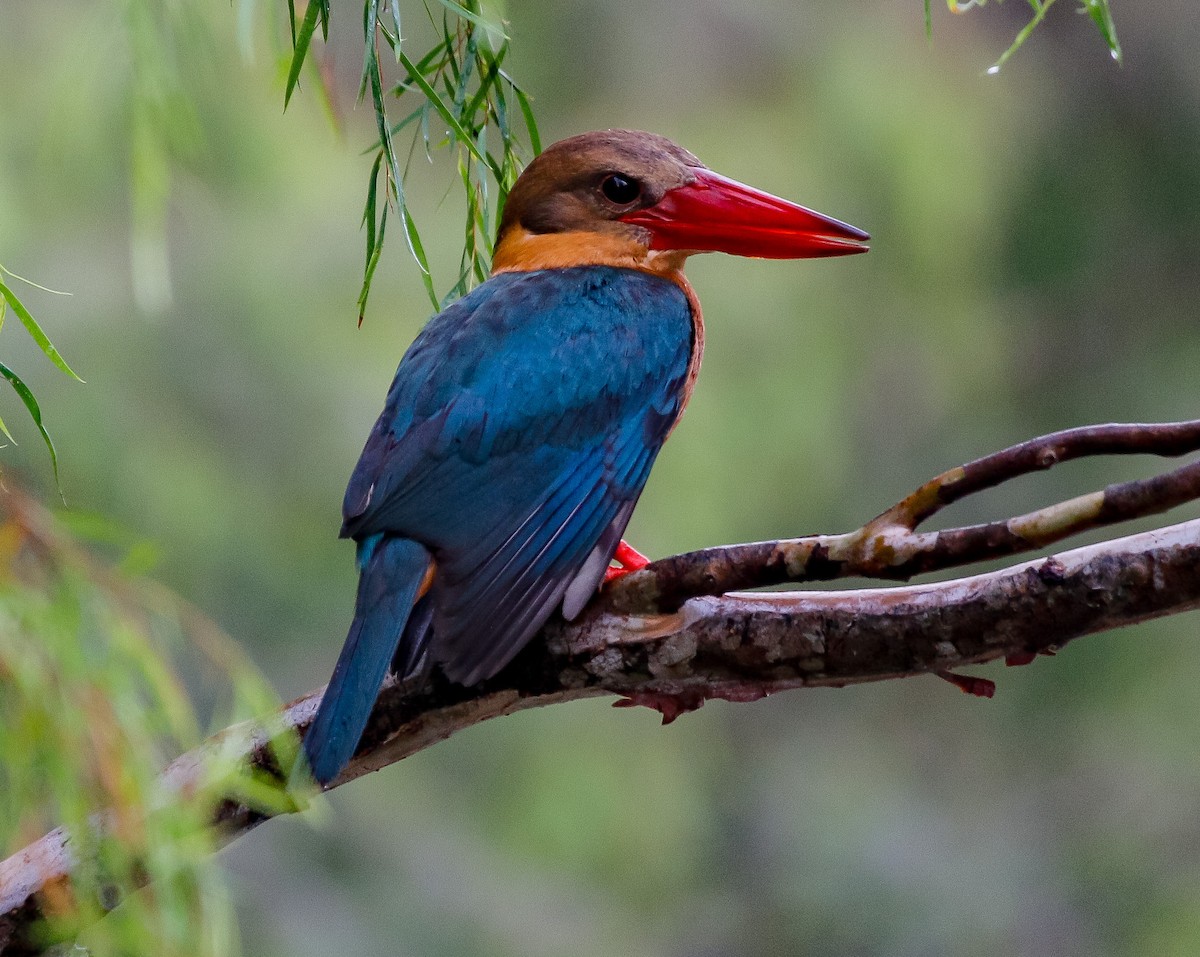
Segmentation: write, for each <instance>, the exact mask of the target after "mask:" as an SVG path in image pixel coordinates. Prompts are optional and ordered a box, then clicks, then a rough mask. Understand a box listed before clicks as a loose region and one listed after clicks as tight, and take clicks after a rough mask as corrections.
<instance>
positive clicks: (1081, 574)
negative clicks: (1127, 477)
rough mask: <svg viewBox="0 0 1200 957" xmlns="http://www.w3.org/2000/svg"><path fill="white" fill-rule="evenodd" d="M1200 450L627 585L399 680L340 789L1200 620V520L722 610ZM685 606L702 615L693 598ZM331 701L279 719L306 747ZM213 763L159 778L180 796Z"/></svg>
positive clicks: (959, 537)
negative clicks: (520, 717) (451, 747)
mask: <svg viewBox="0 0 1200 957" xmlns="http://www.w3.org/2000/svg"><path fill="white" fill-rule="evenodd" d="M1198 447H1200V422H1190V423H1179V424H1173V425H1138V426H1099V427H1094V428H1090V429H1077V430H1071V431H1068V432H1062V433H1057V434H1055V435H1052V436H1047V437H1045V438H1042V439H1036V440H1034V441H1032V442H1027V443H1023V444H1022V445H1019V446H1014V447H1012V448H1010V449H1006V450H1004V451H1002V452H998V453H996V454H995V455H991V456H987V457H986V458H983V459H980V460H978V461H976V462H973V463H971V464H969V465H966V466H963V467H961V468H958V469H953V470H951V471H949V472H946V473H944V474H943V475H941V476H938V477H937V478H936V479H933V480H932V481H930V482H929V483H926V484H925V485H923V486H922V487H921V488H920V489H918V490H917V491H916V492H914V493H913V494H912V495H910V496H908V497H907V498H906V499H904V500H903V501H902V502H900V503H898V504H897V505H896V506H894V507H893V508H891V509H889V510H888V511H886V512H884V513H883V514H882V515H880V516H879V517H878V518H876V519H874V520H873V521H872V522H869V523H867V525H865V526H864V527H863V528H862V529H859V530H858V531H856V532H852V533H849V534H848V535H842V536H815V537H813V538H808V539H796V540H791V541H783V542H766V543H758V544H752V545H736V546H729V547H727V548H722V549H708V550H706V551H703V552H696V553H692V554H691V555H685V556H676V557H675V558H671V559H667V560H664V561H661V562H656V563H654V564H653V565H651V566H650V567H649V568H648V569H646V570H644V571H642V572H639V573H635V574H632V575H628V576H626V577H625V578H624V579H623V580H621V581H620V582H618V583H617V584H616V586H615V587H612V588H610V589H608V590H607V592H606V593H605V595H603V596H602V597H601V599H600V600H598V601H596V602H594V603H593V605H592V607H591V608H590V609H589V610H588V611H587V612H585V614H584V615H583V616H582V617H581V619H580V620H578V621H576V622H573V623H565V622H561V621H559V622H555V623H552V624H550V625H548V626H547V628H546V629H545V630H544V632H543V635H542V639H541V640H539V641H535V642H534V643H532V644H531V645H530V646H529V648H527V649H526V650H525V651H524V652H523V653H522V654H521V655H520V656H518V658H517V659H516V660H515V661H514V662H513V663H512V664H511V665H510V666H509V667H508V668H506V669H505V670H504V671H503V672H501V673H500V674H499V675H497V676H496V677H494V678H493V679H491V680H489V681H487V682H485V683H484V684H482V685H479V686H477V687H473V688H462V687H459V686H456V685H450V684H448V683H446V682H444V681H438V680H436V676H435V680H433V681H431V682H430V683H429V684H427V685H426V686H424V687H420V688H411V687H405V686H403V685H400V684H394V683H393V684H389V685H388V686H387V687H385V689H384V691H383V693H382V695H381V696H380V699H379V703H378V705H377V707H376V709H375V712H374V713H373V715H372V719H371V722H370V725H369V726H368V728H367V731H366V734H365V735H364V738H363V742H362V746H361V747H360V751H359V753H358V755H357V756H356V757H355V758H354V760H353V761H352V762H351V764H350V766H349V767H348V768H347V769H346V771H345V772H344V773H343V774H342V775H341V776H340V777H339V778H338V780H337V781H335V782H334V784H333V786H335V787H336V786H339V785H341V784H344V783H346V782H347V781H350V780H353V779H354V778H356V777H359V776H361V775H363V774H366V773H368V772H370V771H373V770H377V769H379V768H381V767H384V766H386V765H388V764H391V763H394V762H396V761H398V760H400V759H402V758H404V757H407V756H409V755H411V754H413V753H415V752H417V751H420V750H422V749H423V748H426V747H429V746H430V745H432V744H435V743H437V742H438V741H441V740H443V739H445V738H447V737H449V736H450V735H451V734H453V733H454V732H456V731H458V730H461V729H463V728H466V727H469V726H471V725H474V724H477V723H479V722H480V721H483V720H486V719H488V718H493V717H498V716H500V715H505V714H511V713H514V712H516V711H522V710H526V709H528V708H533V707H540V706H542V705H546V704H555V703H560V702H565V701H570V700H574V699H577V698H584V697H591V696H595V695H602V694H617V695H622V696H623V698H622V700H621V701H618V702H617V703H618V704H645V705H649V706H651V707H653V708H655V709H657V710H659V711H660V712H662V714H663V716H664V719H666V720H669V719H670V718H672V717H674V716H675V715H676V714H678V713H681V712H683V711H688V710H693V709H695V708H697V707H699V706H700V705H701V704H702V703H703V702H704V701H705V700H707V699H711V698H721V699H726V700H730V701H752V700H756V699H758V698H762V697H764V696H766V695H769V694H773V693H775V692H777V691H782V690H785V689H790V688H801V687H819V686H830V685H834V686H842V685H846V684H851V683H860V682H867V681H880V680H887V679H891V678H900V677H909V676H913V675H920V674H930V673H933V674H942V673H945V672H947V671H948V670H949V669H953V668H959V667H962V666H964V665H970V664H977V663H981V662H986V661H990V660H993V659H995V658H1000V657H1012V656H1031V655H1033V654H1036V653H1037V652H1052V651H1054V650H1056V649H1058V648H1061V647H1062V646H1063V645H1065V644H1066V643H1068V642H1069V641H1072V640H1074V639H1075V638H1078V637H1081V636H1083V635H1088V634H1095V633H1097V632H1100V631H1105V630H1108V629H1111V628H1117V627H1121V626H1124V625H1129V624H1133V623H1136V622H1140V621H1143V620H1146V619H1149V618H1154V617H1158V616H1162V615H1168V614H1174V613H1179V612H1183V611H1187V610H1190V609H1194V608H1197V607H1200V520H1195V521H1190V522H1184V523H1182V524H1178V525H1174V526H1170V527H1168V528H1164V529H1159V530H1157V531H1153V532H1144V533H1141V534H1138V535H1132V536H1128V537H1125V538H1121V539H1117V540H1113V541H1108V542H1104V543H1101V544H1098V545H1092V546H1088V547H1086V548H1080V549H1075V550H1073V551H1068V552H1063V553H1061V554H1058V555H1056V556H1053V557H1050V558H1040V559H1035V560H1033V561H1027V562H1024V563H1022V564H1019V565H1015V566H1013V567H1010V568H1007V569H1003V570H1001V571H997V572H991V573H988V574H983V575H976V576H972V577H968V578H961V579H956V580H954V581H949V582H940V583H936V584H927V585H919V586H906V587H895V588H887V589H867V590H858V591H833V592H791V593H772V594H758V595H746V594H721V593H722V592H725V591H727V590H728V589H730V588H731V587H745V586H746V585H751V584H754V585H758V584H767V583H772V582H777V581H787V580H805V579H815V578H836V577H842V576H844V575H851V574H853V575H863V576H874V577H880V578H889V577H907V576H909V575H912V574H915V573H916V572H918V571H924V570H929V569H932V568H946V567H952V566H955V565H961V564H964V563H967V562H972V561H978V560H981V559H983V558H990V557H995V556H996V555H1005V554H1012V553H1014V552H1017V551H1022V550H1028V549H1032V548H1036V547H1039V546H1041V545H1044V544H1045V543H1047V542H1051V541H1057V540H1058V539H1060V538H1062V537H1064V536H1065V535H1068V534H1073V533H1075V532H1078V531H1081V530H1083V529H1085V528H1093V527H1097V526H1102V525H1107V524H1110V523H1111V522H1113V521H1118V520H1123V519H1127V518H1132V517H1136V516H1140V515H1149V514H1154V513H1157V512H1161V511H1163V510H1164V509H1166V508H1169V507H1171V505H1173V504H1177V503H1179V502H1181V501H1186V500H1189V499H1196V498H1200V468H1198V467H1197V463H1193V464H1191V465H1185V466H1183V467H1182V468H1179V469H1176V470H1174V471H1172V472H1168V473H1166V474H1164V475H1161V476H1158V477H1155V478H1152V479H1146V480H1142V481H1139V482H1130V483H1126V484H1123V485H1114V486H1109V487H1108V488H1107V489H1105V490H1104V491H1102V492H1097V493H1093V494H1092V495H1085V496H1081V497H1079V498H1076V499H1072V500H1069V501H1067V502H1062V503H1058V504H1057V505H1051V506H1049V507H1047V508H1045V509H1041V510H1039V511H1038V512H1032V513H1029V515H1026V516H1021V517H1018V518H1015V519H1009V520H1008V521H1007V522H997V523H991V524H988V525H979V526H971V527H967V528H960V529H950V530H948V531H943V532H933V533H924V534H922V533H917V532H916V531H915V529H916V527H917V526H918V525H919V524H920V523H921V522H922V521H925V520H926V519H928V518H929V517H930V516H931V515H933V514H934V513H935V512H937V511H938V510H939V509H941V508H942V507H944V506H945V505H947V504H949V503H950V502H952V501H955V500H957V499H960V498H962V497H964V496H965V495H968V494H971V493H973V492H976V491H979V490H981V489H984V488H988V487H992V486H994V485H996V484H999V483H1001V482H1003V481H1007V480H1008V479H1010V478H1013V477H1015V476H1018V475H1023V474H1026V473H1027V472H1030V471H1033V470H1036V469H1043V468H1048V467H1050V466H1052V465H1054V464H1055V463H1057V462H1060V461H1066V460H1068V459H1071V458H1078V457H1082V456H1085V455H1096V454H1112V453H1127V452H1150V453H1153V454H1159V455H1179V454H1183V453H1185V452H1188V451H1192V450H1194V449H1196V448H1198ZM687 599H690V600H687ZM319 698H320V692H319V691H317V692H313V693H311V694H309V695H307V696H305V697H304V698H301V699H299V700H297V701H295V702H293V703H292V704H290V705H289V706H287V708H286V709H285V711H284V713H283V715H282V718H283V722H284V724H285V725H286V726H288V727H290V728H293V729H295V730H296V731H297V732H299V733H301V734H303V732H304V730H305V729H306V728H307V726H308V723H309V722H310V721H311V719H312V716H313V713H314V711H315V709H316V706H317V703H318V701H319ZM231 747H232V748H234V749H236V750H238V751H239V752H240V753H244V754H245V755H246V760H247V761H248V762H250V763H251V764H252V765H253V766H254V767H256V768H258V769H259V770H261V771H262V772H264V773H266V774H268V775H272V776H274V777H276V778H279V779H281V780H282V779H284V778H285V777H286V776H287V769H281V768H280V767H279V764H278V760H277V758H276V757H275V752H274V751H273V750H272V748H271V747H270V746H269V745H268V743H267V740H266V736H265V734H263V733H261V732H259V731H257V730H256V729H255V728H253V727H249V726H240V727H237V728H231V729H229V730H227V731H226V732H225V733H224V734H222V735H221V736H219V738H218V739H217V740H214V742H213V743H211V744H210V745H209V748H210V749H212V748H222V749H225V750H228V749H230V748H231ZM205 755H206V749H201V750H199V751H197V752H192V753H189V754H186V755H183V756H182V757H181V758H179V759H177V760H176V761H175V762H174V763H173V764H172V765H171V766H170V767H169V768H168V769H167V770H166V771H165V772H164V776H165V780H166V781H167V783H168V784H169V785H170V787H172V788H179V789H186V788H188V787H189V786H191V785H192V784H193V783H194V782H195V781H196V780H198V779H199V777H200V776H201V775H202V773H203V768H204V766H205ZM263 820H265V815H264V814H263V813H262V812H261V811H255V810H252V809H250V808H248V807H246V806H245V805H243V804H240V803H237V802H236V801H232V800H231V801H227V802H226V803H224V804H222V805H221V806H220V809H219V811H218V813H217V814H216V820H215V821H214V823H215V824H216V825H218V826H219V827H221V828H222V829H223V833H224V834H225V835H226V836H227V837H228V838H229V839H232V838H234V837H236V836H237V835H239V834H241V833H244V832H245V831H246V830H249V829H250V828H252V827H254V826H255V825H256V824H258V823H260V822H261V821H263ZM69 847H70V844H69V838H68V835H66V834H65V833H64V832H62V831H61V830H58V831H54V832H51V833H50V834H48V835H46V836H45V837H43V838H42V839H41V840H40V841H38V842H35V843H34V844H32V845H30V846H29V847H27V848H25V849H24V850H23V851H21V852H19V853H17V854H16V855H14V856H13V857H11V858H9V859H8V860H7V861H4V862H0V954H3V955H17V954H32V953H37V952H39V947H40V945H39V944H38V943H36V942H35V941H34V939H33V938H32V937H31V936H30V934H29V930H30V928H31V927H32V926H33V925H34V924H35V923H36V922H37V921H38V919H39V917H40V916H41V914H42V906H43V903H44V901H45V899H46V892H47V890H48V889H50V888H53V887H54V886H55V885H57V884H60V883H61V882H63V881H66V880H69V877H70V874H71V872H72V869H73V868H74V866H75V862H74V861H73V859H72V857H71V854H70V850H69Z"/></svg>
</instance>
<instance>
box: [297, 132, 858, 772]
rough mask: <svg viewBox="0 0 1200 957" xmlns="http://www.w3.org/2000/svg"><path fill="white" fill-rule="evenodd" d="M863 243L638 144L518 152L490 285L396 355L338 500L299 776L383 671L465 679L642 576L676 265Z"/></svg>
mask: <svg viewBox="0 0 1200 957" xmlns="http://www.w3.org/2000/svg"><path fill="white" fill-rule="evenodd" d="M869 239H870V237H869V236H868V235H867V234H866V233H865V232H863V231H862V230H859V229H856V228H855V227H853V226H850V225H848V224H847V223H844V222H841V221H839V220H836V219H832V218H830V217H828V216H824V215H822V214H820V213H817V212H814V211H812V210H810V209H807V208H805V207H803V206H799V205H796V204H795V203H792V202H789V201H788V200H785V199H781V198H779V197H776V196H773V195H771V194H770V193H766V192H763V191H761V190H758V189H755V188H753V187H750V186H746V185H744V184H742V183H739V182H737V181H735V180H732V179H728V178H726V177H724V176H722V175H720V174H718V173H715V172H713V171H712V170H710V169H708V168H707V167H706V166H705V165H704V164H703V163H701V162H700V160H699V159H697V158H696V156H694V155H693V154H692V153H690V152H688V151H687V150H685V149H683V148H682V147H680V146H677V145H676V144H675V143H673V142H672V141H671V140H669V139H667V138H665V137H662V136H659V135H657V134H653V133H647V132H641V131H635V130H619V129H613V130H602V131H597V132H591V133H584V134H581V135H577V136H573V137H570V138H568V139H564V140H561V141H559V142H557V143H554V144H553V145H551V146H549V147H547V148H546V149H545V150H544V151H543V152H541V153H540V154H539V155H537V156H536V157H534V159H533V160H532V161H531V162H530V163H529V165H528V166H527V167H526V169H525V170H524V172H523V173H522V174H521V175H520V177H518V179H517V181H516V183H514V185H513V187H512V189H511V191H510V192H509V194H508V197H507V200H506V202H505V204H504V208H503V212H502V214H501V216H500V223H499V228H498V231H497V238H496V243H495V246H494V251H493V256H492V270H491V274H490V276H489V277H488V279H487V280H486V281H485V282H483V283H481V284H480V285H479V286H477V287H476V288H475V289H473V290H472V291H471V292H469V293H468V294H466V295H465V296H463V297H462V298H460V299H458V300H457V301H456V302H454V303H453V304H451V305H450V306H448V307H447V308H445V309H444V310H443V311H442V312H440V313H439V314H438V315H436V316H434V317H433V318H432V319H431V320H430V321H429V322H428V324H427V325H426V326H425V327H424V329H423V330H422V331H421V332H420V333H419V335H418V336H417V338H416V339H415V341H414V342H413V343H412V345H411V346H410V347H409V348H408V350H407V352H406V353H405V354H404V357H403V358H402V359H401V361H400V365H399V368H398V369H397V371H396V376H395V379H394V381H393V382H392V385H391V388H390V390H389V391H388V394H387V399H386V402H385V405H384V408H383V412H382V413H381V414H380V416H379V418H378V420H377V421H376V422H375V425H374V427H373V429H372V430H371V432H370V435H369V437H368V438H367V441H366V445H365V447H364V448H363V452H362V455H361V457H360V459H359V461H358V464H357V466H356V467H355V469H354V472H353V474H352V476H351V478H350V482H349V485H348V487H347V489H346V495H345V500H344V502H343V510H342V512H343V523H342V527H341V537H343V538H350V539H353V540H354V542H355V543H356V559H357V566H358V570H359V583H358V590H357V595H356V598H355V606H354V617H353V621H352V623H351V625H350V629H349V633H348V635H347V637H346V641H345V644H344V646H343V648H342V650H341V654H340V655H339V657H338V660H337V664H336V666H335V668H334V672H333V676H332V678H331V679H330V682H329V685H328V687H327V689H326V691H325V693H324V697H323V698H322V700H321V703H320V705H319V707H318V709H317V712H316V715H315V717H314V719H313V721H312V723H311V725H310V727H309V729H308V731H307V734H306V735H305V738H304V752H305V754H306V756H307V762H308V768H309V770H310V772H311V775H312V777H313V778H315V780H316V781H317V783H318V784H320V785H322V786H326V785H328V784H329V783H330V782H332V781H333V780H334V779H335V778H336V777H337V776H338V774H339V773H341V771H342V770H343V769H344V768H345V766H346V765H347V764H348V763H349V761H350V758H351V757H352V756H353V754H354V751H355V750H356V748H357V746H358V744H359V742H360V739H361V737H362V733H363V731H364V729H365V727H366V724H367V720H368V718H369V716H370V713H371V710H372V708H373V706H374V703H375V700H376V698H377V696H378V694H379V691H380V689H381V687H382V685H383V682H384V680H385V679H386V677H387V674H388V672H389V669H390V670H391V671H393V672H394V673H395V674H396V676H397V677H398V678H400V679H402V680H409V679H423V678H425V677H427V676H428V675H429V673H430V671H431V670H432V669H433V668H437V669H438V670H440V671H441V673H442V674H443V675H444V677H445V678H447V679H448V680H449V681H451V682H454V683H457V684H460V685H464V686H468V687H470V686H474V685H476V684H478V683H480V682H482V681H484V680H486V679H488V678H490V677H492V676H493V675H495V674H496V673H497V672H498V671H499V670H500V669H501V668H503V667H504V665H506V664H507V663H508V662H509V661H511V660H512V658H513V656H514V655H516V653H517V652H518V651H520V650H521V648H522V647H524V646H525V645H526V644H527V643H528V642H529V641H530V639H531V638H532V637H533V636H534V635H535V634H536V633H537V632H538V631H539V629H540V628H541V627H542V625H543V624H545V622H546V621H547V620H548V619H549V618H550V617H551V616H552V615H554V614H556V613H561V614H562V615H563V616H564V617H565V618H566V619H568V620H570V619H572V618H574V617H576V616H577V615H578V614H579V613H580V612H581V611H582V609H583V607H584V606H585V605H586V604H587V603H588V601H589V600H590V599H591V598H592V597H593V596H594V595H595V594H596V593H597V591H598V590H599V589H600V587H601V586H602V583H603V582H604V581H605V580H606V579H608V578H611V577H613V576H614V575H620V574H623V573H625V572H628V571H632V570H636V569H638V568H640V567H644V566H645V564H647V561H648V560H647V559H646V558H645V557H644V556H642V555H640V553H638V552H637V551H636V550H634V549H633V548H632V547H630V546H628V545H627V544H626V543H625V542H624V541H623V539H622V536H623V535H624V532H625V527H626V525H627V523H628V522H629V519H630V515H631V514H632V512H633V508H634V505H635V504H636V502H637V500H638V497H639V495H640V494H641V492H642V489H643V487H644V486H645V484H646V480H647V477H648V476H649V474H650V468H651V466H652V465H653V464H654V460H655V457H656V456H657V455H658V452H659V449H660V448H661V447H662V445H663V442H664V441H665V440H666V438H667V436H668V435H669V434H670V433H671V431H672V430H673V429H674V427H675V425H676V424H677V423H678V421H679V418H680V416H681V415H682V414H683V410H684V408H685V406H686V405H687V403H688V399H689V397H690V396H691V394H692V389H693V386H694V385H695V382H696V375H697V373H698V371H699V368H700V359H701V356H702V354H703V351H704V322H703V319H702V316H701V310H700V303H699V301H698V300H697V298H696V293H695V292H694V290H693V289H692V287H691V285H690V284H689V283H688V281H687V279H686V278H685V277H684V274H683V267H684V263H685V261H686V260H687V258H688V257H689V256H691V255H692V254H694V253H699V252H725V253H731V254H734V255H738V256H750V257H758V258H772V259H792V258H809V257H822V256H840V255H845V254H850V253H861V252H865V251H866V250H867V248H868V246H867V241H868V240H869ZM614 559H616V561H617V564H618V565H619V566H620V567H616V568H612V569H611V570H610V566H611V565H612V562H613V560H614Z"/></svg>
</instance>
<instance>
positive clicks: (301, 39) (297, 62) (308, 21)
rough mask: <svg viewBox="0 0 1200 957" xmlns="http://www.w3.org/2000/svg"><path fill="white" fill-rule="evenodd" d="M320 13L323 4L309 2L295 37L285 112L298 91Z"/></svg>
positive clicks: (315, 1) (284, 99)
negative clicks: (305, 59)
mask: <svg viewBox="0 0 1200 957" xmlns="http://www.w3.org/2000/svg"><path fill="white" fill-rule="evenodd" d="M320 13H321V3H319V2H318V0H309V2H308V9H307V10H305V11H304V22H303V23H301V24H300V32H299V34H297V35H296V36H295V38H294V40H293V43H292V65H291V67H290V68H289V69H288V77H287V89H286V90H285V91H284V94H283V108H284V109H285V110H286V109H287V105H288V103H289V102H291V99H292V92H293V91H294V90H295V89H296V84H297V83H298V82H299V80H300V70H301V69H302V68H303V66H304V58H305V57H306V56H307V55H308V48H309V45H310V44H311V43H312V36H313V32H314V31H315V30H316V29H317V19H318V16H319V15H320ZM292 14H293V21H292V23H293V26H294V25H295V19H294V18H295V11H294V10H293V11H292Z"/></svg>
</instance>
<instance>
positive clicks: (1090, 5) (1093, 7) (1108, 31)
mask: <svg viewBox="0 0 1200 957" xmlns="http://www.w3.org/2000/svg"><path fill="white" fill-rule="evenodd" d="M1083 6H1084V9H1085V10H1087V12H1088V15H1089V16H1090V17H1091V18H1092V22H1093V23H1095V24H1096V27H1097V28H1098V29H1099V30H1100V36H1102V37H1104V42H1105V43H1106V44H1107V45H1108V52H1109V53H1110V54H1112V58H1113V59H1114V60H1116V61H1117V62H1118V63H1120V62H1122V61H1121V56H1122V54H1121V44H1120V43H1119V42H1118V40H1117V27H1116V24H1114V23H1113V18H1112V11H1111V10H1110V9H1109V6H1108V0H1083Z"/></svg>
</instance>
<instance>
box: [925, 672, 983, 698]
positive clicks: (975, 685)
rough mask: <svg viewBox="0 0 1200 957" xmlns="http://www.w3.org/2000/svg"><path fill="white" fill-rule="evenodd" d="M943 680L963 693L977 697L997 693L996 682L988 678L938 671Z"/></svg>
mask: <svg viewBox="0 0 1200 957" xmlns="http://www.w3.org/2000/svg"><path fill="white" fill-rule="evenodd" d="M936 674H937V676H938V677H939V678H941V679H942V680H943V681H949V682H950V684H952V685H954V687H956V688H957V689H958V690H959V691H961V692H962V693H963V694H970V695H974V696H975V697H977V698H990V697H992V695H994V694H995V693H996V682H994V681H989V680H988V679H987V678H973V677H972V676H971V675H956V674H955V673H954V672H952V671H939V672H936Z"/></svg>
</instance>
